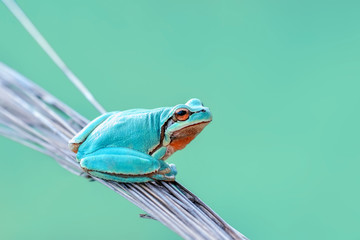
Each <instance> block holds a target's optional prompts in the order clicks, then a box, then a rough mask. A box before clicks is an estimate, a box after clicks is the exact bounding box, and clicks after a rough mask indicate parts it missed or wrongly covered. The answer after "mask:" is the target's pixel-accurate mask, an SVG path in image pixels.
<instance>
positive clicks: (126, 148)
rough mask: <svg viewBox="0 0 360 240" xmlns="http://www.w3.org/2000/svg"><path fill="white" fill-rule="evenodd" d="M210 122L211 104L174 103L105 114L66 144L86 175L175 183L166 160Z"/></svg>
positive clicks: (118, 179) (174, 174)
mask: <svg viewBox="0 0 360 240" xmlns="http://www.w3.org/2000/svg"><path fill="white" fill-rule="evenodd" d="M211 121H212V114H211V112H210V110H209V108H208V107H205V106H204V105H203V104H202V102H201V101H200V100H199V99H196V98H192V99H190V100H189V101H187V102H186V103H185V104H178V105H176V106H174V107H161V108H155V109H131V110H125V111H113V112H107V113H104V114H102V115H101V116H99V117H97V118H96V119H94V120H93V121H91V122H90V123H88V124H87V125H86V126H85V127H84V128H83V129H82V130H81V131H80V132H79V133H77V134H76V135H75V136H74V137H73V138H72V139H71V140H70V141H69V144H68V145H69V148H70V150H71V151H73V152H74V153H75V154H76V160H77V162H78V163H79V164H80V167H81V168H82V169H83V170H84V172H86V173H87V174H89V175H90V176H94V177H97V178H101V179H105V180H110V181H115V182H123V183H141V182H149V181H157V180H160V181H175V177H176V175H177V169H176V166H175V165H174V164H168V163H166V162H165V160H167V159H168V158H169V157H170V156H171V155H172V154H173V153H175V152H176V151H178V150H181V149H183V148H185V147H186V145H187V144H189V143H190V142H191V141H192V140H193V139H194V138H195V137H196V136H197V135H198V134H199V133H200V132H201V131H202V130H203V129H204V128H205V127H206V126H207V125H208V124H209V123H210V122H211Z"/></svg>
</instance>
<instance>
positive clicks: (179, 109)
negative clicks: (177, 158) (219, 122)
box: [160, 98, 212, 159]
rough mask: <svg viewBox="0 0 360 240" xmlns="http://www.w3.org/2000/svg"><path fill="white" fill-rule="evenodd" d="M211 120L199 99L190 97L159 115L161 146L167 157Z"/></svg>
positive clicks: (207, 109)
mask: <svg viewBox="0 0 360 240" xmlns="http://www.w3.org/2000/svg"><path fill="white" fill-rule="evenodd" d="M211 120H212V116H211V113H210V110H209V108H207V107H204V105H203V104H202V103H201V101H200V100H199V99H196V98H193V99H190V100H189V101H188V102H187V103H185V104H179V105H176V106H175V107H173V108H170V109H168V110H167V111H164V112H163V114H162V115H161V120H160V121H161V123H162V127H161V128H162V129H161V135H162V136H161V138H162V146H166V147H167V150H166V154H165V155H164V157H163V159H166V158H168V157H169V156H170V155H171V154H172V153H174V152H175V151H177V150H181V149H183V148H184V147H185V146H186V145H187V144H188V143H190V142H191V141H192V140H193V139H194V138H195V137H196V136H197V135H198V134H199V133H200V132H201V131H202V130H203V129H204V127H205V126H206V125H208V124H209V123H210V122H211Z"/></svg>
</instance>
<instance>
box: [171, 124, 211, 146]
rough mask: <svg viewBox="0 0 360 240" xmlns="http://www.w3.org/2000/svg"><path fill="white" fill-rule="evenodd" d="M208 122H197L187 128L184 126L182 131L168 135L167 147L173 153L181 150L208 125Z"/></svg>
mask: <svg viewBox="0 0 360 240" xmlns="http://www.w3.org/2000/svg"><path fill="white" fill-rule="evenodd" d="M209 123H210V121H206V122H199V123H195V124H192V125H189V126H186V127H184V128H182V129H179V130H177V131H174V132H173V133H172V134H171V135H170V139H171V141H170V144H169V147H171V148H172V149H173V151H174V152H175V151H177V150H181V149H183V148H184V147H185V146H186V145H187V144H189V143H190V142H191V141H192V140H193V139H194V138H195V137H196V136H197V135H198V134H199V133H200V132H201V131H202V130H203V129H204V128H205V127H206V126H207V125H208V124H209Z"/></svg>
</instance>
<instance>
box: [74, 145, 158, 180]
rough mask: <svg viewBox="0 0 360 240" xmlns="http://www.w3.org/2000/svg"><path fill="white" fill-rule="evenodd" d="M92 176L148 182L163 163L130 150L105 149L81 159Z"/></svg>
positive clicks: (83, 165)
mask: <svg viewBox="0 0 360 240" xmlns="http://www.w3.org/2000/svg"><path fill="white" fill-rule="evenodd" d="M79 160H80V166H81V167H82V168H83V169H84V170H85V171H86V172H87V173H89V174H90V175H92V176H95V177H99V178H102V179H106V180H112V181H117V182H147V181H152V180H153V179H152V178H151V177H150V176H152V175H153V174H156V173H157V172H158V170H159V169H160V167H161V166H162V164H161V162H160V161H159V160H157V159H155V158H153V157H152V156H150V155H148V154H145V153H142V152H139V151H136V150H133V149H129V148H115V147H110V148H103V149H100V150H98V151H95V152H93V153H91V154H88V155H86V156H85V157H83V158H81V159H79Z"/></svg>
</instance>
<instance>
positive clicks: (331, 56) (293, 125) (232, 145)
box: [0, 0, 360, 240]
mask: <svg viewBox="0 0 360 240" xmlns="http://www.w3.org/2000/svg"><path fill="white" fill-rule="evenodd" d="M19 4H20V6H21V7H22V8H23V9H24V11H25V12H26V13H27V14H28V16H29V17H30V18H31V19H32V21H33V22H34V23H35V25H36V26H37V27H38V28H39V30H40V31H41V32H42V33H43V34H44V36H45V37H46V38H47V39H48V41H49V42H50V43H51V44H52V45H53V47H54V48H55V49H56V51H58V53H59V55H60V56H61V57H62V58H63V59H64V61H65V62H66V63H67V64H68V65H69V66H70V67H71V69H73V71H74V72H75V73H76V74H77V75H78V76H79V78H80V79H82V80H83V81H84V83H85V84H86V85H87V86H88V88H89V89H90V90H91V91H92V92H93V94H94V95H95V96H96V97H97V99H98V100H99V101H100V102H101V103H102V104H103V105H104V107H105V108H106V109H107V110H122V109H131V108H139V107H140V108H155V107H160V106H172V105H175V104H178V103H184V102H186V101H187V100H188V99H189V98H192V97H197V98H200V99H201V100H202V101H203V102H204V103H205V105H206V106H209V107H210V109H211V111H212V112H213V116H214V119H213V122H212V123H211V124H210V125H209V126H208V127H207V128H206V129H205V130H204V132H203V133H202V134H200V135H199V136H198V137H197V139H196V140H194V142H192V143H191V144H190V145H189V146H188V147H187V148H186V149H185V150H183V151H180V152H178V153H176V154H175V155H174V156H172V157H171V158H170V159H169V162H173V163H175V164H176V165H177V167H178V170H179V175H178V180H179V181H180V182H181V183H183V184H184V185H185V186H186V187H188V188H189V189H190V190H192V191H193V192H195V193H196V194H197V195H198V196H199V197H200V198H201V199H202V200H204V201H205V202H206V203H207V204H208V205H210V207H212V208H213V209H214V210H215V211H216V212H217V213H219V214H220V215H221V216H222V217H223V218H224V219H225V220H226V221H228V222H229V223H230V224H231V225H232V226H234V227H235V228H236V229H238V230H239V231H241V232H242V233H244V234H245V235H247V236H248V237H249V238H251V239H276V240H281V239H284V240H288V239H294V240H296V239H360V231H359V224H360V209H359V202H360V193H359V183H360V181H359V180H360V179H359V168H360V162H359V157H360V153H359V135H360V128H359V123H360V114H359V104H360V95H359V92H360V82H359V78H360V68H359V64H360V55H359V54H360V45H359V44H360V30H359V26H360V14H359V9H360V1H358V0H356V1H355V0H354V1H350V0H345V1H331V0H330V1H329V0H327V1H325V0H318V1H314V0H301V1H300V0H299V1H295V0H291V1H289V0H282V1H281V0H275V1H266V0H258V1H249V0H237V1H227V0H226V1H187V0H186V1H169V0H163V1H115V0H114V1H70V0H62V1H46V0H42V1H38V0H36V1H25V0H20V1H19ZM0 61H3V62H5V63H6V64H8V65H10V66H11V67H13V68H15V69H16V70H17V71H19V72H20V73H22V74H24V75H25V76H27V77H28V78H30V79H32V80H33V81H35V82H36V83H38V84H39V85H40V86H42V87H44V88H45V89H47V90H48V91H49V92H51V93H53V94H54V95H55V96H57V97H58V98H60V99H61V100H63V101H64V102H65V103H67V104H68V105H70V106H71V107H73V108H74V109H76V110H77V111H78V112H80V113H81V114H83V115H84V116H86V117H87V118H89V119H92V118H95V117H96V116H97V112H96V111H95V110H94V109H93V108H92V107H91V106H90V104H88V103H87V102H86V100H84V98H83V97H82V96H81V95H80V94H79V92H78V91H77V90H76V89H75V88H74V87H73V86H72V85H71V84H70V82H69V81H68V80H67V79H66V78H65V77H64V75H63V74H62V73H61V72H60V70H58V69H57V68H56V66H55V65H54V64H53V63H52V62H51V61H50V59H49V58H48V57H47V56H46V55H45V53H43V51H42V50H41V49H40V48H39V47H38V46H37V44H36V43H35V42H34V41H33V40H32V39H31V37H30V36H29V35H28V34H27V33H26V32H25V30H24V29H23V28H22V27H21V26H20V24H19V23H18V22H17V20H16V19H15V18H14V17H13V16H12V15H11V14H10V13H9V11H8V10H7V9H6V8H5V6H4V5H3V4H0ZM0 150H1V160H0V164H1V165H0V166H1V167H0V189H1V193H0V239H59V240H60V239H77V240H78V239H87V240H92V239H155V238H156V239H179V237H178V236H177V235H175V234H174V233H173V232H171V231H170V230H168V229H167V228H165V227H164V226H162V225H161V224H160V223H158V222H155V221H152V220H146V219H140V218H139V217H138V214H139V213H142V211H141V210H139V209H138V208H136V207H135V206H133V205H131V204H130V203H129V202H127V201H126V200H125V199H123V198H121V197H120V196H118V195H117V194H115V193H114V192H112V191H111V190H109V189H107V188H105V187H104V186H102V185H100V184H98V183H89V182H88V181H86V180H84V179H82V178H80V177H77V176H75V175H72V174H71V173H69V172H67V171H66V170H64V169H62V168H61V167H59V166H58V165H57V164H56V162H55V161H54V160H52V159H50V158H49V157H47V156H44V155H42V154H40V153H38V152H35V151H33V150H31V149H28V148H26V147H24V146H21V145H20V144H17V143H14V142H12V141H10V140H8V139H5V138H2V137H1V138H0Z"/></svg>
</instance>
